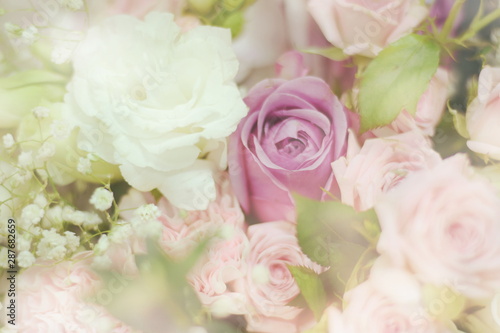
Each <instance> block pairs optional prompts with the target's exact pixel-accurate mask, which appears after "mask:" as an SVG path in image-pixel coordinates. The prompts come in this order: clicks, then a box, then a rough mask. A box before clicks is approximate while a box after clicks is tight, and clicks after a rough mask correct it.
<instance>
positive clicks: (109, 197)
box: [89, 187, 113, 211]
mask: <svg viewBox="0 0 500 333" xmlns="http://www.w3.org/2000/svg"><path fill="white" fill-rule="evenodd" d="M89 202H90V203H91V204H92V205H94V207H95V208H96V209H98V210H102V211H105V210H108V209H109V208H111V206H112V205H113V193H112V192H111V191H109V190H108V189H106V188H104V187H99V188H96V189H95V191H94V193H93V194H92V196H91V197H90V200H89Z"/></svg>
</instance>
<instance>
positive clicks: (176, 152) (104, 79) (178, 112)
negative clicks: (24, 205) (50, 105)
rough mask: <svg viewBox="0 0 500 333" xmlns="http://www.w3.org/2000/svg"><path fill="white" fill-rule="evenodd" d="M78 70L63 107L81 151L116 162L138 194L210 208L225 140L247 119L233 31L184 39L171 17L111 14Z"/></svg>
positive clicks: (199, 31)
mask: <svg viewBox="0 0 500 333" xmlns="http://www.w3.org/2000/svg"><path fill="white" fill-rule="evenodd" d="M73 65H74V76H73V78H72V80H71V82H70V84H69V85H68V91H69V92H68V94H67V95H66V98H65V100H66V104H67V110H68V113H69V115H70V117H72V118H73V119H74V122H75V125H77V126H78V127H80V129H81V130H80V136H79V147H80V148H81V149H83V150H86V151H89V152H93V153H95V154H96V155H98V156H100V157H101V158H102V159H104V160H106V161H107V162H109V163H113V164H118V165H119V166H120V170H121V172H122V175H123V177H124V178H125V180H126V181H127V182H128V183H129V184H130V185H131V186H133V187H135V188H137V189H139V190H141V191H150V190H152V189H154V188H158V189H159V190H160V191H161V192H162V193H163V194H164V195H165V197H167V198H168V199H169V200H170V201H171V202H172V203H173V204H174V205H176V206H178V207H180V208H184V209H205V208H206V207H207V205H208V202H209V201H210V200H213V199H214V198H215V193H216V191H215V186H214V180H213V177H212V170H213V169H216V168H225V163H226V161H225V149H226V147H225V144H226V141H225V138H226V137H227V136H228V135H229V134H231V133H232V132H233V131H234V130H235V129H236V126H237V124H238V122H239V120H240V119H241V118H242V117H244V116H245V115H246V106H245V104H244V103H243V101H242V99H241V97H240V94H239V91H238V89H237V87H236V85H235V84H234V82H233V78H234V76H235V75H236V72H237V70H238V62H237V60H236V57H235V55H234V52H233V51H232V49H231V38H230V32H229V30H224V29H220V28H213V27H206V26H203V27H197V28H194V29H193V30H191V31H189V32H187V33H185V34H181V33H180V28H179V27H178V26H177V25H176V24H175V23H174V21H173V16H172V15H171V14H166V13H163V14H161V13H156V12H153V13H151V14H149V15H148V16H146V18H145V20H144V21H140V20H138V19H137V18H134V17H131V16H114V17H111V18H109V19H107V20H105V21H103V22H102V23H101V24H100V25H99V26H96V27H93V28H91V29H89V31H88V34H87V36H86V39H85V40H84V41H83V42H82V43H81V44H80V46H79V48H78V50H77V51H76V52H75V55H74V64H73Z"/></svg>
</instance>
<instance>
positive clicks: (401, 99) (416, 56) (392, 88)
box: [359, 34, 440, 131]
mask: <svg viewBox="0 0 500 333" xmlns="http://www.w3.org/2000/svg"><path fill="white" fill-rule="evenodd" d="M439 56H440V47H439V45H438V44H437V43H436V42H435V41H434V40H433V39H431V38H429V37H427V36H422V35H416V34H412V35H408V36H406V37H403V38H401V39H399V40H398V41H396V42H395V43H393V44H391V45H389V46H388V47H386V48H385V49H384V50H382V51H381V52H380V54H379V55H378V56H377V57H376V58H375V59H374V60H373V61H372V62H371V63H370V64H369V65H368V67H367V68H366V70H365V71H364V72H363V74H362V76H361V83H360V91H359V111H360V114H361V130H362V131H367V130H369V129H372V128H376V127H379V126H384V125H387V124H389V123H391V122H392V121H393V120H394V119H395V118H396V117H397V116H398V114H399V113H400V112H401V111H402V110H407V111H408V112H410V113H411V114H414V113H415V111H416V107H417V103H418V100H419V99H420V97H421V96H422V94H423V93H424V91H425V90H426V89H427V87H428V84H429V81H430V80H431V78H432V76H433V75H434V73H435V72H436V70H437V68H438V65H439Z"/></svg>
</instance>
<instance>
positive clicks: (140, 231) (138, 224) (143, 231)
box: [131, 218, 162, 237]
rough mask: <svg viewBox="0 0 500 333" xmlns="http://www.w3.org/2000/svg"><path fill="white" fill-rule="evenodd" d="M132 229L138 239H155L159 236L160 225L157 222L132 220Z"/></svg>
mask: <svg viewBox="0 0 500 333" xmlns="http://www.w3.org/2000/svg"><path fill="white" fill-rule="evenodd" d="M131 224H132V228H133V229H134V231H135V234H136V235H137V236H139V237H157V236H158V235H160V234H161V231H162V224H161V222H160V221H158V220H143V219H138V218H136V219H132V221H131Z"/></svg>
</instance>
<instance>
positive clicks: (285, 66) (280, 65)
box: [274, 51, 309, 80]
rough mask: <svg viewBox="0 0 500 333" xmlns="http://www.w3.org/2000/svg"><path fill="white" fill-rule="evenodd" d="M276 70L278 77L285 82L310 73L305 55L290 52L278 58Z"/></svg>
mask: <svg viewBox="0 0 500 333" xmlns="http://www.w3.org/2000/svg"><path fill="white" fill-rule="evenodd" d="M274 68H275V71H276V76H277V77H278V78H280V79H285V80H292V79H295V78H298V77H301V76H306V75H307V72H308V71H309V68H307V66H306V63H305V58H304V55H303V54H302V53H300V52H298V51H288V52H285V53H284V54H282V55H281V56H280V57H279V58H278V60H277V62H276V64H275V65H274Z"/></svg>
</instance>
